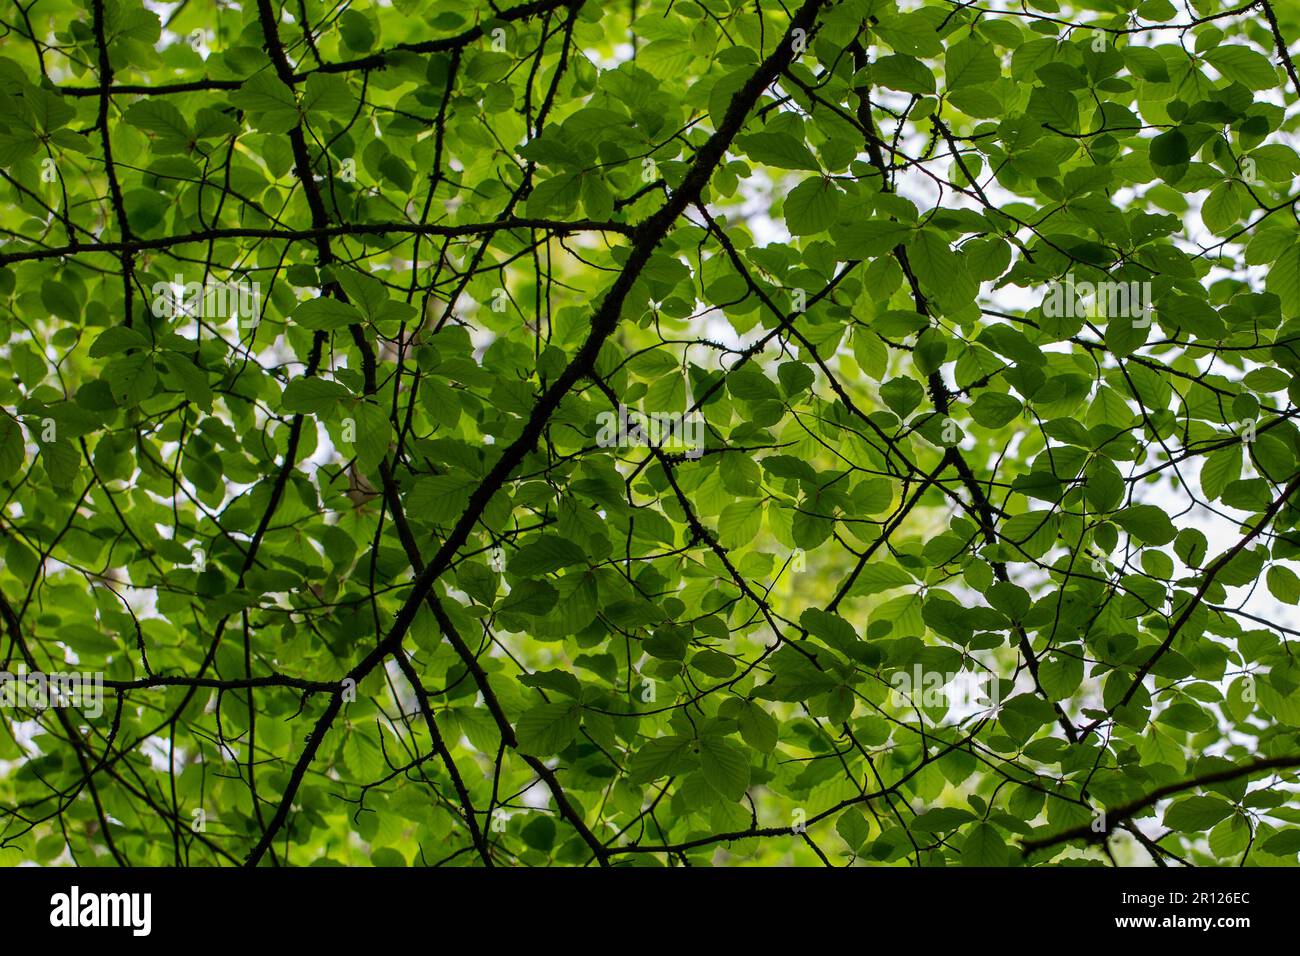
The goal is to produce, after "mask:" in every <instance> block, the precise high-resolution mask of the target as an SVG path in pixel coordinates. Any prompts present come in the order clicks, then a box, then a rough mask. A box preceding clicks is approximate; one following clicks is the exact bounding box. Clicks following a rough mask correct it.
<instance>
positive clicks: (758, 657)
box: [0, 0, 1300, 865]
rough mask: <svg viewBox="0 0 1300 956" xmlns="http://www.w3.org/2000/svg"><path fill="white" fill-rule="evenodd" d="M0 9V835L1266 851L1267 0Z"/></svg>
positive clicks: (1283, 84)
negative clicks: (691, 430)
mask: <svg viewBox="0 0 1300 956" xmlns="http://www.w3.org/2000/svg"><path fill="white" fill-rule="evenodd" d="M0 26H2V27H3V40H2V41H0V42H2V44H3V45H2V48H0V97H3V104H2V108H0V178H3V181H4V185H3V187H0V189H2V190H3V194H4V203H3V205H2V206H0V236H2V237H3V238H2V240H0V242H2V245H0V305H2V310H0V313H2V316H3V317H2V318H0V335H2V336H3V345H2V346H0V349H2V351H0V354H2V355H3V356H4V358H5V369H6V373H7V374H6V375H5V376H4V381H3V382H0V408H2V409H3V413H4V414H3V415H0V479H3V482H4V486H3V496H4V506H3V509H2V511H0V532H2V533H3V539H4V540H3V548H4V551H3V570H2V571H0V595H2V596H3V600H2V601H0V612H2V616H3V623H4V634H5V639H4V644H3V647H4V651H3V661H4V663H5V666H6V667H7V668H8V669H9V670H16V669H17V668H19V667H24V668H26V669H27V670H28V671H46V672H52V671H66V670H70V669H75V670H80V671H87V672H102V673H103V675H104V677H105V687H106V701H105V708H104V712H103V714H102V715H101V716H99V717H92V716H89V715H87V714H86V713H84V712H82V711H78V710H63V709H50V710H45V711H40V712H37V711H32V710H30V709H25V708H8V709H6V710H4V711H3V712H0V718H2V723H3V728H4V732H3V734H0V804H2V805H3V818H2V822H0V834H2V839H3V849H2V850H0V859H3V860H4V861H5V862H7V863H17V862H19V861H36V862H41V863H56V862H57V863H77V864H83V865H101V864H114V863H116V864H127V863H130V864H134V865H141V864H163V865H168V864H176V865H182V864H188V865H218V864H220V865H225V864H239V863H252V864H259V863H260V864H268V863H280V864H286V863H291V864H304V865H305V864H309V863H311V864H321V863H342V864H365V863H374V864H378V865H392V864H409V865H434V864H443V863H445V864H448V865H487V864H495V865H512V864H548V863H549V864H563V865H594V864H601V865H606V864H608V865H664V864H667V865H680V864H687V863H689V864H694V865H699V864H707V863H719V864H730V865H739V864H749V863H759V864H786V863H793V864H799V865H822V864H827V865H845V864H847V863H870V864H894V865H940V864H944V863H964V864H976V865H1023V864H1034V863H1043V862H1048V861H1053V860H1056V861H1069V862H1075V863H1101V864H1105V863H1117V864H1135V863H1149V862H1156V863H1162V864H1163V863H1173V862H1176V861H1183V862H1189V863H1196V864H1223V865H1237V864H1239V863H1243V862H1244V863H1246V864H1247V865H1257V864H1268V865H1278V864H1283V863H1287V864H1290V863H1294V862H1295V861H1296V855H1297V852H1298V851H1300V831H1298V830H1297V829H1296V828H1295V826H1294V824H1295V823H1296V822H1297V818H1298V817H1300V811H1298V810H1297V809H1296V807H1295V806H1294V801H1293V794H1294V789H1293V783H1294V780H1295V773H1296V769H1297V768H1298V767H1300V739H1297V738H1298V735H1300V729H1298V728H1300V690H1297V688H1298V687H1300V667H1297V665H1296V663H1295V661H1294V654H1293V650H1294V648H1293V642H1294V639H1295V637H1296V636H1297V634H1300V625H1298V624H1297V620H1296V615H1295V613H1294V606H1295V604H1296V602H1297V600H1300V578H1297V575H1296V573H1295V558H1296V556H1297V554H1300V535H1298V534H1297V532H1296V530H1295V529H1296V524H1297V521H1298V520H1300V510H1297V506H1296V504H1295V502H1294V501H1293V497H1294V492H1295V490H1296V488H1297V486H1300V479H1298V478H1297V456H1298V455H1300V431H1297V428H1296V426H1295V424H1294V418H1295V416H1296V402H1297V399H1300V385H1297V378H1296V373H1297V372H1298V371H1300V352H1297V349H1296V348H1295V342H1296V339H1297V337H1298V333H1300V322H1297V315H1298V314H1300V232H1298V231H1297V217H1296V213H1295V200H1296V198H1297V197H1296V194H1295V193H1294V192H1293V191H1292V190H1293V185H1294V183H1295V177H1296V174H1297V173H1300V157H1298V156H1297V154H1296V152H1295V150H1294V149H1293V148H1292V147H1293V143H1294V137H1295V129H1296V120H1295V112H1296V111H1295V103H1296V101H1297V97H1298V96H1300V81H1298V80H1297V76H1296V70H1295V68H1294V65H1293V63H1292V61H1291V58H1290V56H1289V54H1288V52H1287V50H1288V45H1289V44H1290V42H1291V38H1293V37H1295V36H1296V33H1297V29H1298V28H1300V10H1298V9H1297V8H1296V7H1295V5H1293V4H1290V3H1282V2H1277V3H1273V2H1270V0H1261V2H1258V3H1247V4H1244V5H1239V6H1232V5H1228V4H1225V3H1222V2H1220V0H1190V2H1185V3H1182V2H1180V3H1171V2H1170V0H1142V2H1141V3H1137V2H1133V0H1085V2H1081V3H1076V4H1072V5H1071V6H1070V7H1068V8H1065V7H1061V8H1058V6H1057V4H1056V3H1055V2H1054V0H1038V2H1035V3H1029V4H1027V5H1026V6H1024V7H1016V8H1012V7H1003V6H1000V5H999V0H988V2H987V3H984V4H981V3H957V2H953V0H940V2H930V3H912V2H902V3H895V2H893V0H840V2H830V0H808V2H806V3H804V4H803V5H802V6H789V5H784V4H781V3H777V2H772V0H751V2H745V3H741V2H734V3H733V2H731V0H671V2H670V0H649V2H646V0H640V2H638V0H629V2H619V3H610V4H602V3H599V2H597V0H587V2H585V3H582V2H581V0H534V2H530V3H526V4H522V5H519V6H499V5H497V6H494V5H492V4H490V3H473V4H471V3H463V2H462V3H455V4H451V3H438V2H432V3H426V2H420V0H392V2H391V3H390V2H384V3H377V2H366V0H354V2H321V0H290V2H286V3H283V4H281V3H279V2H277V0H245V2H243V3H242V4H239V5H236V4H231V3H215V2H212V0H188V2H182V3H179V4H153V3H150V4H148V5H145V6H142V5H141V3H140V2H139V0H90V2H89V4H88V5H84V6H83V5H81V4H76V3H71V2H65V0H27V2H25V3H23V2H19V0H14V2H12V3H10V4H8V6H7V9H6V11H5V13H4V14H3V17H2V18H0ZM195 31H198V32H197V33H196V32H195ZM1067 275H1068V276H1070V277H1071V278H1072V279H1073V280H1075V281H1116V282H1143V283H1149V284H1150V285H1149V288H1150V290H1151V295H1152V298H1153V300H1154V303H1155V309H1154V321H1153V322H1152V323H1151V324H1150V326H1149V327H1144V326H1143V325H1142V324H1141V323H1135V322H1133V321H1132V320H1131V319H1130V318H1126V317H1113V316H1112V317H1108V316H1104V315H1097V314H1081V315H1079V316H1077V317H1069V316H1066V317H1061V316H1050V315H1045V314H1044V311H1043V308H1042V290H1043V287H1044V285H1045V284H1047V283H1050V282H1053V281H1064V280H1065V278H1066V276H1067ZM177 277H179V279H177ZM207 280H210V281H217V282H235V283H240V284H243V285H244V286H245V287H248V286H249V285H251V284H252V283H256V284H257V286H258V288H259V289H260V291H261V299H260V307H259V310H258V312H257V314H256V315H255V316H252V317H250V316H243V317H240V316H232V315H231V314H229V310H227V311H225V312H222V313H219V314H211V312H208V313H205V314H202V315H186V314H179V315H177V314H168V310H166V309H159V308H156V300H157V298H158V292H157V291H156V290H157V288H158V287H159V286H158V284H159V283H163V284H166V283H170V282H173V281H180V282H203V281H207ZM620 404H622V405H626V406H627V407H629V408H633V409H642V410H644V411H647V412H650V411H654V412H665V413H672V412H684V411H687V410H694V411H698V413H699V414H701V415H702V416H703V419H704V421H705V423H706V428H705V449H704V453H703V455H701V456H699V457H698V458H696V457H690V456H688V455H686V454H684V449H682V448H679V447H672V446H669V447H664V448H650V447H646V446H645V445H644V444H630V445H625V446H623V447H612V448H611V447H602V446H601V445H600V444H598V442H597V435H598V432H599V423H600V421H601V419H600V418H599V417H598V416H600V415H601V413H609V412H611V411H616V410H617V408H618V406H619V405H620ZM918 668H919V669H920V670H919V673H924V674H945V675H947V674H955V673H967V674H985V675H991V678H992V679H993V680H995V681H997V682H998V684H997V687H998V692H999V696H1000V698H1001V702H1002V706H1001V709H1000V710H998V711H997V712H995V713H989V712H982V711H981V710H980V709H979V708H971V707H963V706H959V705H957V704H956V703H955V702H954V701H952V700H950V699H949V698H948V697H946V696H945V697H944V698H942V699H941V700H939V701H938V702H936V701H933V700H930V701H927V700H925V699H924V697H922V698H920V699H918V700H917V701H916V703H915V704H913V703H911V702H901V701H898V700H895V699H891V696H890V693H889V692H890V690H891V687H892V685H893V683H894V681H895V680H896V676H897V675H899V674H914V673H918V670H917V669H918ZM196 811H201V813H196Z"/></svg>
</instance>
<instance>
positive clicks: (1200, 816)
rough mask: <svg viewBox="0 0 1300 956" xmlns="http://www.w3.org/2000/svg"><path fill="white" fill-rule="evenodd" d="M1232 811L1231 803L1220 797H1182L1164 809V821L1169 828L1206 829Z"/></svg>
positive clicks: (1184, 829)
mask: <svg viewBox="0 0 1300 956" xmlns="http://www.w3.org/2000/svg"><path fill="white" fill-rule="evenodd" d="M1231 812H1232V804H1230V803H1228V802H1227V801H1226V800H1224V799H1222V798H1221V797H1198V796H1193V797H1183V798H1181V799H1179V800H1175V801H1174V802H1173V803H1171V804H1170V805H1169V808H1168V809H1167V810H1165V818H1164V823H1165V826H1167V827H1168V828H1169V829H1171V830H1183V831H1189V832H1195V831H1199V830H1208V829H1209V828H1210V827H1212V826H1214V825H1215V824H1216V823H1218V822H1219V821H1220V820H1222V819H1223V818H1225V817H1226V816H1227V815H1228V814H1230V813H1231Z"/></svg>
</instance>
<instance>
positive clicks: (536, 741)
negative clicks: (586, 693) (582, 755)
mask: <svg viewBox="0 0 1300 956" xmlns="http://www.w3.org/2000/svg"><path fill="white" fill-rule="evenodd" d="M581 716H582V708H581V707H580V706H579V705H578V704H577V703H576V702H574V701H560V702H555V703H549V704H538V705H537V706H535V707H533V708H531V709H530V710H527V711H525V712H524V713H523V715H522V716H521V717H520V718H519V722H518V723H517V724H516V725H515V732H516V734H517V735H518V737H519V746H520V748H522V749H523V751H524V752H525V753H530V754H535V755H536V756H539V757H545V756H547V755H548V754H553V753H558V752H559V751H561V750H563V749H564V748H565V747H567V746H569V744H571V743H573V740H574V738H575V737H577V736H578V726H579V722H580V720H581Z"/></svg>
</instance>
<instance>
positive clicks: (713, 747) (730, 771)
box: [699, 735, 749, 802]
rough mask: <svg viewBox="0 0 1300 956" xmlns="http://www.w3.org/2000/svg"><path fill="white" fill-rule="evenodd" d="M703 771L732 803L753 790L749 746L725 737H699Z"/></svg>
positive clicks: (711, 785) (708, 781)
mask: <svg viewBox="0 0 1300 956" xmlns="http://www.w3.org/2000/svg"><path fill="white" fill-rule="evenodd" d="M699 748H700V770H701V772H702V773H703V774H704V780H705V782H706V783H708V785H709V787H711V788H712V789H713V791H714V792H715V793H717V795H718V796H720V797H722V798H723V799H724V800H730V801H732V802H735V801H738V800H740V799H741V798H742V797H743V796H744V795H745V791H746V790H748V789H749V757H748V755H747V754H746V753H745V749H744V748H743V747H741V746H740V745H739V744H737V743H735V742H734V741H731V740H728V739H727V738H725V737H717V736H711V735H706V736H703V737H701V738H700V740H699Z"/></svg>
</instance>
